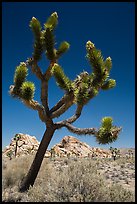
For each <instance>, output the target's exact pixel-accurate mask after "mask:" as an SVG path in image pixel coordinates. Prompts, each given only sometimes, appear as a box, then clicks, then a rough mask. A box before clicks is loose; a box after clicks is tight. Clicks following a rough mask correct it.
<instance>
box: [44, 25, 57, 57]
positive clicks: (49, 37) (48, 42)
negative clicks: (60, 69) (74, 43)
mask: <svg viewBox="0 0 137 204" xmlns="http://www.w3.org/2000/svg"><path fill="white" fill-rule="evenodd" d="M43 46H44V49H45V50H46V56H47V58H48V59H49V60H51V61H54V60H55V59H56V50H55V49H54V46H55V38H54V35H53V32H52V30H50V28H47V29H46V30H45V31H43Z"/></svg>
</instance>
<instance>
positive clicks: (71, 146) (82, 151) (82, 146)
mask: <svg viewBox="0 0 137 204" xmlns="http://www.w3.org/2000/svg"><path fill="white" fill-rule="evenodd" d="M50 152H51V156H53V157H54V156H59V157H65V156H66V157H69V156H76V157H101V158H110V157H111V153H110V151H109V150H105V149H101V148H97V147H90V146H89V145H87V144H86V143H84V142H81V141H79V140H78V139H77V138H75V137H72V136H65V137H64V138H63V139H62V140H61V142H60V143H59V144H56V145H54V146H53V147H52V148H51V150H50Z"/></svg>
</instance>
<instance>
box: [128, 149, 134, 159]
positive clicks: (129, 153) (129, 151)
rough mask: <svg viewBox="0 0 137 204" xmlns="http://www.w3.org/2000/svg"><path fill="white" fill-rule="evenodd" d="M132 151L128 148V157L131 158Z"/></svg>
mask: <svg viewBox="0 0 137 204" xmlns="http://www.w3.org/2000/svg"><path fill="white" fill-rule="evenodd" d="M133 154H134V153H133V151H132V150H131V149H129V150H128V157H129V158H133Z"/></svg>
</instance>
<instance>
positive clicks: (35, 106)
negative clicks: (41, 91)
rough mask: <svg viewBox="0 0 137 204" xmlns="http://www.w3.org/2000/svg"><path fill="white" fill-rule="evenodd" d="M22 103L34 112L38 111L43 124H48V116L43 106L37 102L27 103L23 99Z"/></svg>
mask: <svg viewBox="0 0 137 204" xmlns="http://www.w3.org/2000/svg"><path fill="white" fill-rule="evenodd" d="M21 101H22V102H23V103H24V104H25V105H26V106H27V107H29V108H31V109H33V110H37V111H38V114H39V118H40V119H41V121H42V122H46V120H47V117H46V114H45V110H44V107H43V106H42V105H40V104H39V103H38V102H37V101H35V100H30V101H27V100H24V99H21Z"/></svg>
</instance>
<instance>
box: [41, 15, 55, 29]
mask: <svg viewBox="0 0 137 204" xmlns="http://www.w3.org/2000/svg"><path fill="white" fill-rule="evenodd" d="M57 24H58V15H57V12H54V13H52V14H51V16H50V17H49V18H48V19H47V21H46V23H45V24H44V27H45V29H47V28H49V29H50V30H53V29H54V28H55V27H56V26H57Z"/></svg>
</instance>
